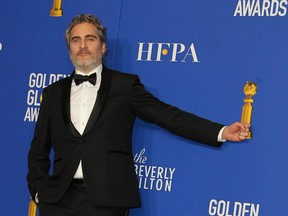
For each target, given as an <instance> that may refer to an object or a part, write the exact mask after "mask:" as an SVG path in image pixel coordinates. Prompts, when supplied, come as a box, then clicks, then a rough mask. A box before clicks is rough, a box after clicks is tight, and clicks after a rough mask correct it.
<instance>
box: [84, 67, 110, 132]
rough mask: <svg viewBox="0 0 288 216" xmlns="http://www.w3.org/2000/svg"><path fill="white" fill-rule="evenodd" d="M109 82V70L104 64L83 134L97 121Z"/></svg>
mask: <svg viewBox="0 0 288 216" xmlns="http://www.w3.org/2000/svg"><path fill="white" fill-rule="evenodd" d="M110 83H111V72H110V71H109V69H107V68H106V67H105V66H103V70H102V75H101V85H100V88H99V90H98V94H97V99H96V101H95V104H94V107H93V110H92V112H91V115H90V118H89V120H88V122H87V125H86V127H85V130H84V132H83V135H84V134H86V133H87V132H89V131H90V130H91V128H92V127H93V125H94V124H95V122H96V121H97V119H98V117H99V115H100V113H101V110H102V108H103V105H104V102H105V100H106V97H107V95H108V92H109V89H110Z"/></svg>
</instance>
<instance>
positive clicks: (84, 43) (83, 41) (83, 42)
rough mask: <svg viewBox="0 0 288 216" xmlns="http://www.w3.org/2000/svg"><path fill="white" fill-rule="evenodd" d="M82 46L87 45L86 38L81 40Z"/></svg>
mask: <svg viewBox="0 0 288 216" xmlns="http://www.w3.org/2000/svg"><path fill="white" fill-rule="evenodd" d="M80 47H81V48H85V47H87V43H86V40H85V39H84V40H81V41H80Z"/></svg>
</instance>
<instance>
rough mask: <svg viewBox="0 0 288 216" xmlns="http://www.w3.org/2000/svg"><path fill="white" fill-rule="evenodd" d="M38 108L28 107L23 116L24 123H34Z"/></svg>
mask: <svg viewBox="0 0 288 216" xmlns="http://www.w3.org/2000/svg"><path fill="white" fill-rule="evenodd" d="M39 109H40V108H35V107H28V108H27V110H26V113H25V116H24V121H29V122H36V121H37V118H38V114H39Z"/></svg>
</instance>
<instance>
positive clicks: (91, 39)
mask: <svg viewBox="0 0 288 216" xmlns="http://www.w3.org/2000/svg"><path fill="white" fill-rule="evenodd" d="M86 40H87V41H94V40H95V38H93V37H88V38H86Z"/></svg>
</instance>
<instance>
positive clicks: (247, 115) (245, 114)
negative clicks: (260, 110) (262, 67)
mask: <svg viewBox="0 0 288 216" xmlns="http://www.w3.org/2000/svg"><path fill="white" fill-rule="evenodd" d="M243 92H244V94H245V95H246V98H245V99H244V105H243V107H242V116H241V122H242V123H247V124H251V118H252V109H253V107H252V103H253V102H254V100H253V99H252V96H253V95H255V94H256V92H257V84H256V83H254V82H250V81H247V83H246V85H245V86H244V89H243ZM251 138H252V135H251V131H249V134H248V136H247V137H246V139H251Z"/></svg>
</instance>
